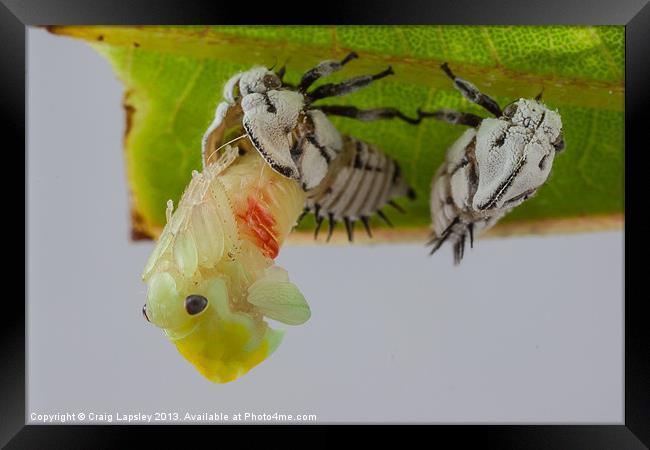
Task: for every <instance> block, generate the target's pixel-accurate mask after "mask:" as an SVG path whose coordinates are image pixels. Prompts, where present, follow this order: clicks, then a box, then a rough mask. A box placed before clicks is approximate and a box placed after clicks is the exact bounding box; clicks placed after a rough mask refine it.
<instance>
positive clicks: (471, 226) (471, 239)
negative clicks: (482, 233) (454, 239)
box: [467, 222, 474, 248]
mask: <svg viewBox="0 0 650 450" xmlns="http://www.w3.org/2000/svg"><path fill="white" fill-rule="evenodd" d="M467 229H468V230H469V248H474V222H470V224H469V225H467Z"/></svg>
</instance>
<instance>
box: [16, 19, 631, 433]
mask: <svg viewBox="0 0 650 450" xmlns="http://www.w3.org/2000/svg"><path fill="white" fill-rule="evenodd" d="M28 72H29V73H28V83H29V84H28V91H29V94H28V246H29V253H28V258H29V259H28V277H29V285H28V405H27V414H28V419H29V415H30V413H32V412H34V413H39V414H44V413H49V414H55V413H66V412H68V413H75V412H76V413H78V412H85V413H86V414H88V413H90V412H96V413H113V414H116V413H120V414H127V413H137V412H142V413H154V412H170V411H175V412H178V413H179V414H181V416H182V415H184V413H185V412H186V411H188V412H192V413H201V412H224V413H227V414H233V413H237V412H242V413H245V412H254V413H267V414H272V413H274V412H278V413H283V414H297V413H310V414H316V415H317V416H318V420H319V422H407V421H408V422H438V423H440V422H453V423H457V422H462V423H468V422H471V423H476V422H489V423H497V422H511V423H512V422H517V423H521V422H535V423H539V422H554V423H557V422H561V423H565V422H572V423H585V422H589V423H622V421H623V395H622V394H623V326H622V324H623V268H622V267H623V233H622V232H608V233H595V234H582V235H571V236H553V237H529V238H509V239H489V240H480V241H478V242H477V243H476V244H477V245H475V248H474V250H471V251H468V252H466V255H465V260H464V261H463V264H462V265H461V266H460V267H458V268H456V267H453V265H452V255H451V251H450V249H449V248H443V249H442V250H441V251H440V252H439V254H437V255H436V256H435V257H433V258H428V257H427V256H426V250H425V249H424V248H423V246H422V245H382V246H378V247H362V246H357V247H351V246H347V245H345V246H329V247H323V246H321V247H285V248H283V249H282V251H281V254H280V257H279V264H280V265H282V266H283V267H285V268H286V269H287V270H288V271H289V274H290V276H291V279H292V280H293V281H294V282H295V283H296V284H298V285H299V286H300V288H301V289H302V291H303V292H304V294H305V297H306V298H307V299H308V300H309V303H310V305H311V308H312V318H311V320H310V321H309V322H308V323H307V324H305V325H303V326H300V327H294V328H291V327H288V328H289V329H288V330H287V333H286V335H285V339H284V342H283V343H282V345H281V346H280V347H279V348H278V350H277V351H276V353H275V354H274V355H272V356H271V357H270V358H269V359H268V360H266V361H265V362H263V363H262V364H261V365H259V366H258V367H256V368H254V369H253V370H252V371H251V372H250V373H249V374H247V375H246V376H244V377H243V378H241V379H239V380H237V381H236V382H233V383H229V384H226V385H215V384H212V383H210V382H208V381H206V380H205V379H203V378H202V377H201V376H200V375H199V374H198V373H197V372H196V371H195V369H194V368H193V367H192V366H191V365H190V364H189V363H187V362H186V361H185V360H184V359H183V358H182V357H181V356H180V355H179V354H178V353H177V352H176V350H175V348H174V347H173V345H172V344H171V343H170V342H169V341H167V339H165V338H164V337H163V335H162V333H161V332H160V330H158V329H156V328H155V327H153V326H151V325H150V324H148V323H147V322H146V321H145V320H144V319H143V318H142V315H141V312H140V310H141V307H142V304H143V303H144V300H145V285H144V284H143V283H142V282H141V280H140V273H141V270H142V267H143V266H144V263H145V260H146V258H147V256H148V254H149V253H150V252H151V250H152V248H153V243H150V242H147V243H132V242H130V240H129V237H128V236H129V215H128V191H127V185H126V180H125V170H124V158H123V153H122V152H123V149H122V137H123V132H124V113H123V110H122V107H121V102H122V92H123V88H122V86H121V84H120V82H119V81H118V80H117V79H116V78H115V76H114V75H113V73H112V71H111V68H110V66H109V64H108V62H107V61H105V60H104V59H103V58H102V57H101V56H99V55H98V54H96V53H95V52H94V51H93V50H92V49H91V48H90V47H88V46H87V45H86V44H84V43H82V42H80V41H76V40H72V39H69V38H63V37H56V36H53V35H50V34H48V33H47V32H45V31H43V30H40V29H39V30H32V29H30V30H29V31H28ZM568 151H570V149H569V150H568Z"/></svg>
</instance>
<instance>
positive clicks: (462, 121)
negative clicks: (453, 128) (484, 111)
mask: <svg viewBox="0 0 650 450" xmlns="http://www.w3.org/2000/svg"><path fill="white" fill-rule="evenodd" d="M423 117H433V118H434V119H436V120H440V121H441V122H447V123H451V124H453V125H467V126H470V127H477V126H479V125H480V124H481V121H482V120H483V118H482V117H480V116H477V115H476V114H472V113H465V112H459V111H454V110H451V109H438V110H436V111H433V112H425V111H421V110H418V121H420V120H422V118H423Z"/></svg>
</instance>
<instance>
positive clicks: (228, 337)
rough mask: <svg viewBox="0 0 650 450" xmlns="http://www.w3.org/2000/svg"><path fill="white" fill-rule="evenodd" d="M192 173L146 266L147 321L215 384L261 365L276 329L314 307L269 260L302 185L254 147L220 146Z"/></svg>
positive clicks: (298, 205) (276, 338)
mask: <svg viewBox="0 0 650 450" xmlns="http://www.w3.org/2000/svg"><path fill="white" fill-rule="evenodd" d="M224 147H225V149H226V151H225V153H224V155H223V156H221V157H220V158H216V157H215V155H212V158H213V161H212V162H210V163H208V164H206V166H205V168H204V170H203V172H202V173H197V172H194V173H193V176H192V180H191V181H190V183H189V185H188V186H187V188H186V189H185V192H184V193H183V196H182V197H181V199H180V202H179V203H178V206H177V208H176V211H173V212H172V210H173V204H172V202H171V200H170V201H169V203H168V206H167V224H166V226H165V228H164V229H163V232H162V234H161V236H160V239H159V241H158V243H157V245H156V248H155V250H154V252H153V253H152V254H151V256H150V258H149V261H148V262H147V265H146V267H145V269H144V272H143V275H142V277H143V279H144V281H145V282H146V283H147V285H148V290H147V302H146V304H145V306H144V308H143V313H144V316H145V318H146V319H147V320H148V321H150V322H152V323H153V324H155V325H157V326H158V327H160V328H162V329H163V330H164V331H165V334H166V335H167V337H168V338H169V339H170V340H171V341H172V342H173V343H174V344H175V345H176V347H177V349H178V351H179V352H180V353H181V354H182V355H183V356H184V357H185V358H186V359H187V360H189V361H190V362H191V363H192V364H193V365H194V366H195V367H196V368H197V369H198V370H199V372H201V373H202V374H203V375H204V376H205V377H207V378H208V379H210V380H211V381H214V382H218V383H225V382H228V381H231V380H234V379H236V378H238V377H239V376H241V375H243V374H245V373H246V372H248V371H249V370H250V369H251V368H252V367H254V366H256V365H257V364H259V363H260V362H262V361H263V360H264V359H265V358H266V357H268V356H269V355H270V354H271V353H273V351H274V350H275V349H276V347H277V346H278V345H279V343H280V341H281V338H282V334H283V333H282V331H278V330H274V329H272V328H270V327H269V325H268V324H267V322H266V320H265V318H270V319H274V320H277V321H279V322H283V323H286V324H289V325H298V324H301V323H303V322H305V321H306V320H308V319H309V317H310V310H309V306H308V305H307V302H306V301H305V299H304V297H303V296H302V294H301V293H300V291H299V290H298V288H297V287H296V286H295V285H294V284H293V283H291V282H289V279H288V276H287V273H286V271H284V270H283V269H281V268H280V267H278V266H276V265H275V264H274V261H273V260H274V258H275V257H276V256H277V254H278V251H279V248H280V246H281V245H282V243H283V241H284V239H285V238H286V236H287V235H288V234H289V232H290V231H291V229H292V228H293V226H294V224H295V222H296V218H297V217H298V215H299V214H300V212H301V211H302V209H303V205H304V202H305V193H304V191H303V190H302V189H300V186H299V185H298V183H297V182H296V181H294V180H292V179H289V178H285V177H283V176H281V175H279V174H277V173H276V172H275V171H273V170H271V169H270V168H269V166H268V164H267V163H266V162H265V161H264V160H263V159H262V158H261V157H260V155H259V154H258V152H257V151H256V150H255V149H254V148H253V146H252V144H251V143H250V142H249V141H248V140H247V139H246V140H243V139H242V140H240V142H238V146H237V147H230V146H229V145H225V146H224Z"/></svg>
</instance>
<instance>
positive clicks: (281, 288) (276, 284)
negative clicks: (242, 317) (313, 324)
mask: <svg viewBox="0 0 650 450" xmlns="http://www.w3.org/2000/svg"><path fill="white" fill-rule="evenodd" d="M248 301H249V302H250V303H252V304H253V305H255V306H257V307H258V308H259V310H260V312H261V313H262V314H264V315H265V316H266V317H268V318H269V319H273V320H277V321H278V322H282V323H286V324H287V325H300V324H302V323H305V322H306V321H307V320H309V317H311V310H310V309H309V305H308V304H307V301H306V300H305V297H304V296H303V295H302V293H301V292H300V290H298V287H296V285H295V284H293V283H291V282H289V281H278V280H273V279H271V280H268V279H262V280H259V281H257V282H255V283H253V284H252V285H251V287H250V288H249V289H248Z"/></svg>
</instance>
